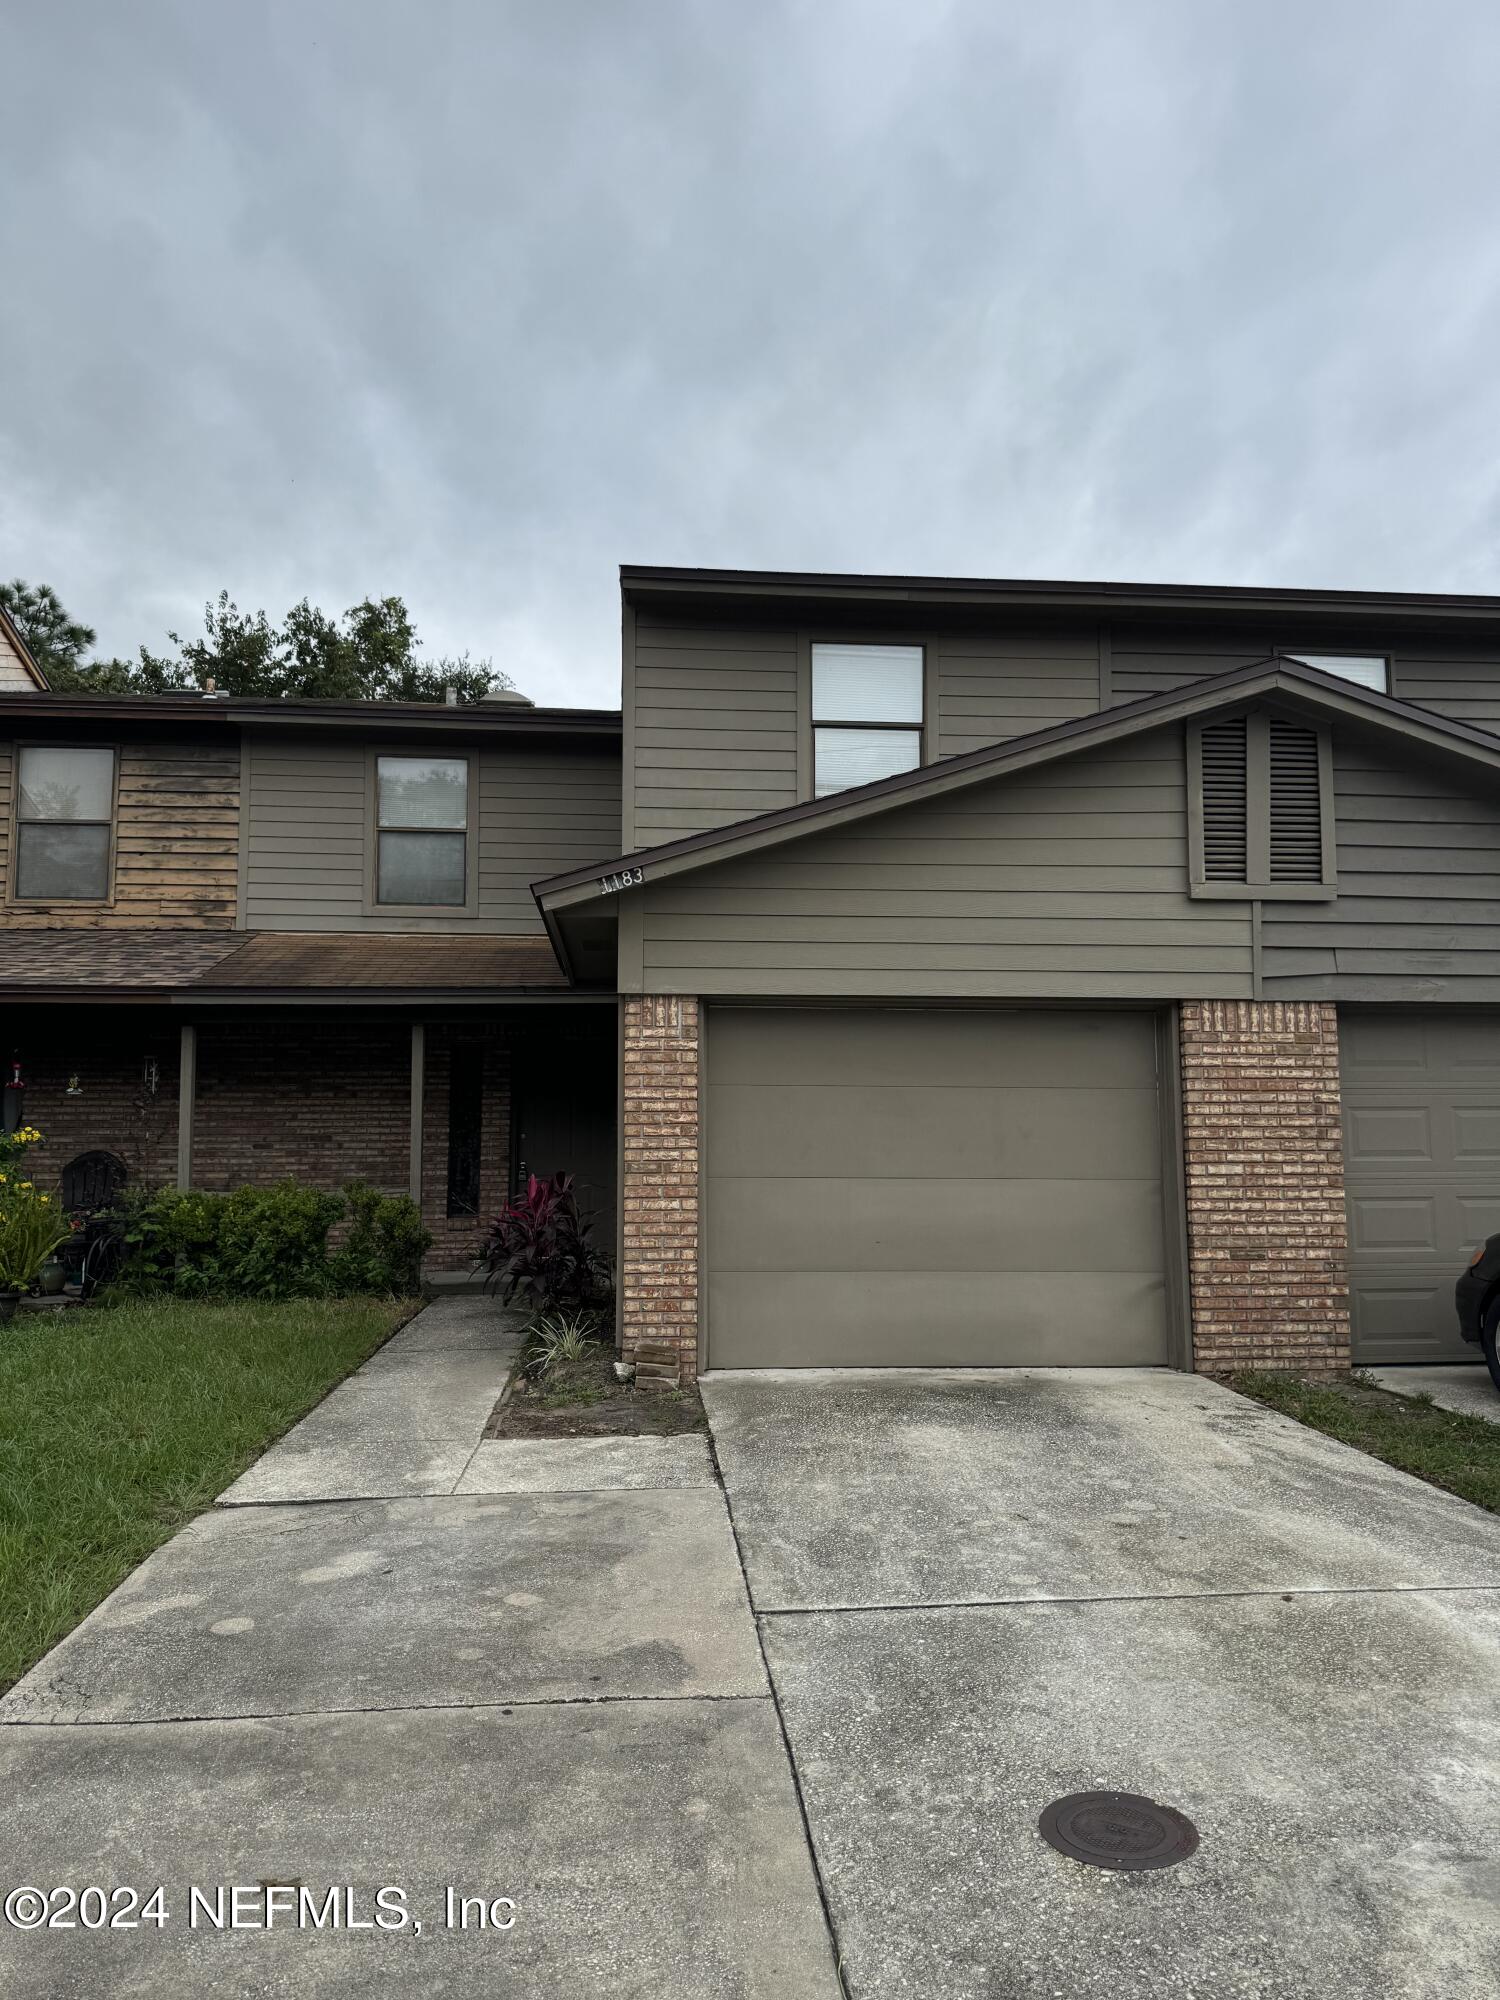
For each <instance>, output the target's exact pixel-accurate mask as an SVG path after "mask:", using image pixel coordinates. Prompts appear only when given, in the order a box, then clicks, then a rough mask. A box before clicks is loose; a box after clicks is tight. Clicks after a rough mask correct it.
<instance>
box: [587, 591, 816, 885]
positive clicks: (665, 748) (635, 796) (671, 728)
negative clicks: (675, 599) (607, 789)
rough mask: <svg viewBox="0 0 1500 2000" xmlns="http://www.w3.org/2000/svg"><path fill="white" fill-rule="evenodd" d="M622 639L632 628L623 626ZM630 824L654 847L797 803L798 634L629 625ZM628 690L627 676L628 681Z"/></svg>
mask: <svg viewBox="0 0 1500 2000" xmlns="http://www.w3.org/2000/svg"><path fill="white" fill-rule="evenodd" d="M626 629H627V636H628V634H629V631H630V627H629V626H627V628H626ZM634 631H635V654H634V675H633V686H634V716H633V723H634V728H633V732H632V731H631V730H630V728H629V726H628V725H627V735H626V741H627V744H628V743H630V742H631V741H632V737H633V743H634V771H633V781H634V782H633V791H632V793H631V795H630V800H629V803H630V807H631V817H633V825H632V824H631V823H630V818H627V825H626V833H625V844H626V846H634V847H652V846H655V845H657V844H658V843H659V842H661V841H666V840H676V839H678V838H679V837H680V836H681V835H683V834H685V833H701V832H703V831H704V830H705V829H706V828H708V827H715V826H727V825H728V824H729V823H730V822H731V821H732V820H737V819H748V818H749V817H750V815H751V814H752V813H759V812H769V811H771V810H772V809H773V808H775V807H777V806H791V805H795V804H796V803H797V800H798V798H799V797H800V796H801V794H800V793H799V791H798V788H797V786H798V779H797V762H798V693H797V686H798V682H797V634H796V633H795V631H792V630H789V629H784V628H761V627H753V628H745V627H738V626H725V627H723V628H721V629H715V630H712V631H706V630H703V629H701V628H699V627H695V626H689V625H681V624H676V623H673V622H671V621H668V620H658V619H648V618H645V617H637V618H636V619H635V621H634ZM626 686H627V699H629V693H628V690H629V689H630V687H631V677H630V676H627V681H626Z"/></svg>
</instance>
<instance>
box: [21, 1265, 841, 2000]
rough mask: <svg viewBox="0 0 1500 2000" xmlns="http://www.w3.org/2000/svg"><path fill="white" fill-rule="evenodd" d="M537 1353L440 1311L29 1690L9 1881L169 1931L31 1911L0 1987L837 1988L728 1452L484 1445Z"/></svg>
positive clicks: (105, 1612) (452, 1303) (64, 1647)
mask: <svg viewBox="0 0 1500 2000" xmlns="http://www.w3.org/2000/svg"><path fill="white" fill-rule="evenodd" d="M513 1344H514V1327H513V1326H512V1325H507V1323H506V1322H505V1321H504V1320H503V1319H502V1318H501V1316H500V1315H498V1314H497V1313H496V1312H495V1310H494V1308H493V1307H491V1306H490V1305H489V1304H488V1302H487V1301H484V1300H478V1299H473V1298H455V1299H450V1300H445V1301H443V1302H441V1303H439V1304H437V1305H434V1306H432V1307H429V1308H428V1309H427V1311H425V1312H424V1313H423V1314H422V1315H421V1316H420V1317H419V1318H418V1319H417V1320H416V1321H414V1322H413V1324H412V1325H411V1326H410V1327H408V1328H407V1329H406V1330H405V1331H404V1332H403V1333H401V1334H399V1335H398V1336H397V1337H396V1339H395V1340H393V1341H392V1342H391V1343H390V1344H389V1345H388V1346H387V1347H386V1348H384V1349H383V1350H382V1351H381V1352H380V1353H379V1354H377V1355H376V1356H375V1357H373V1359H372V1360H370V1361H369V1362H367V1363H366V1364H365V1366H364V1367H363V1368H362V1369H360V1370H359V1371H358V1373H357V1374H356V1375H355V1376H354V1377H352V1378H351V1379H350V1381H349V1382H347V1383H345V1384H344V1385H343V1386H341V1387H340V1388H339V1389H337V1390H335V1391H334V1393H333V1394H332V1395H331V1396H330V1397H329V1398H328V1399H327V1401H326V1402H324V1403H323V1404H322V1405H321V1406H320V1407H319V1408H318V1409H317V1410H315V1411H314V1412H313V1413H312V1414H311V1415H310V1416H309V1417H308V1418H307V1419H306V1420H305V1421H304V1422H303V1423H302V1424H300V1425H299V1426H298V1427H297V1428H296V1429H295V1430H294V1431H292V1432H291V1433H290V1434H289V1436H288V1437H287V1438H285V1439H284V1440H283V1441H282V1442H281V1443H280V1444H279V1445H277V1446H275V1447H274V1448H273V1449H272V1450H271V1451H270V1452H268V1453H267V1454H266V1456H265V1457H264V1458H263V1459H262V1460H261V1461H260V1462H259V1464H257V1465H256V1466H254V1467H252V1468H251V1470H250V1471H249V1472H247V1473H246V1474H245V1475H244V1477H243V1478H242V1479H240V1480H238V1481H236V1482H235V1484H234V1486H232V1487H231V1488H230V1489H229V1491H228V1492H226V1493H225V1494H224V1495H223V1496H221V1501H220V1504H219V1505H218V1506H217V1507H216V1508H215V1509H213V1510H212V1511H211V1512H210V1513H208V1514H206V1515H204V1516H202V1517H201V1518H200V1519H199V1520H197V1521H195V1522H194V1523H192V1524H191V1525H190V1526H189V1527H188V1528H186V1529H184V1530H183V1531H182V1533H180V1534H179V1535H177V1536H176V1537H174V1539H173V1540H172V1541H171V1542H169V1543H167V1544H166V1546H165V1547H163V1548H162V1549H160V1550H158V1551H157V1553H156V1554H155V1555H153V1556H152V1557H150V1558H149V1560H148V1561H146V1562H145V1563H143V1564H142V1566H141V1567H140V1569H138V1570H137V1571H136V1572H135V1574H134V1575H133V1576H131V1577H130V1578H128V1579H127V1581H126V1582H125V1583H124V1584H123V1585H122V1586H121V1587H120V1589H118V1590H117V1591H116V1592H115V1593H114V1595H113V1596H112V1597H110V1598H109V1599H108V1600H107V1601H106V1602H105V1603H104V1604H102V1605H101V1606H100V1607H99V1608H98V1609H97V1610H96V1611H95V1612H94V1613H93V1614H92V1615H91V1616H90V1617H89V1618H87V1619H85V1621H84V1622H83V1624H82V1625H80V1626H79V1627H78V1629H77V1630H76V1631H75V1632H74V1633H72V1634H71V1635H70V1636H69V1637H68V1638H67V1639H65V1640H64V1641H63V1643H62V1644H61V1645H60V1646H58V1647H57V1648H56V1649H55V1650H54V1651H53V1652H52V1653H51V1654H49V1655H48V1657H47V1658H46V1659H45V1660H43V1661H42V1662H41V1663H40V1665H39V1666H37V1667H36V1668H35V1669H34V1670H33V1672H32V1673H31V1674H30V1675H28V1676H27V1678H26V1679H25V1680H24V1681H22V1682H21V1683H20V1685H19V1686H18V1687H16V1688H15V1689H14V1690H13V1691H12V1692H11V1694H10V1695H9V1696H8V1697H7V1699H6V1700H5V1701H4V1702H3V1703H0V1853H3V1854H4V1855H5V1856H6V1857H7V1868H6V1870H5V1873H6V1875H7V1876H8V1878H9V1882H8V1884H7V1886H9V1885H10V1884H29V1885H35V1886H37V1887H40V1888H42V1889H50V1888H52V1887H53V1886H54V1885H62V1884H72V1885H75V1886H80V1887H81V1886H83V1885H88V1884H97V1885H100V1886H102V1887H105V1888H113V1887H116V1886H130V1887H134V1888H136V1889H138V1890H139V1891H140V1893H141V1896H142V1898H143V1900H144V1898H145V1897H147V1896H149V1894H150V1891H151V1890H152V1889H153V1888H154V1887H155V1886H156V1885H157V1884H158V1883H160V1884H162V1885H163V1887H164V1895H163V1898H162V1907H164V1908H165V1910H166V1912H167V1916H166V1918H165V1920H164V1922H163V1923H162V1924H161V1925H160V1926H158V1925H156V1924H155V1923H153V1922H152V1921H150V1920H149V1919H148V1921H147V1922H146V1924H145V1925H144V1926H143V1927H141V1928H138V1929H134V1930H116V1931H111V1932H110V1933H109V1934H108V1935H102V1934H96V1933H94V1932H92V1931H90V1930H88V1929H87V1928H74V1929H70V1930H69V1929H58V1930H52V1929H47V1930H41V1931H25V1930H21V1929H18V1928H16V1927H15V1926H14V1925H11V1926H6V1925H4V1924H0V1992H3V1993H12V1992H15V1993H21V1992H24V1993H26V1994H27V1995H28V1996H35V2000H51V1996H56V2000H63V1997H64V1996H68V2000H73V1997H74V1996H92V1995H100V1996H103V1995H111V1996H113V1995H151V1996H153V2000H155V1996H165V2000H176V1996H183V1997H184V2000H187V1996H193V2000H196V1996H197V1995H199V1994H202V1993H207V1992H213V1993H215V1994H229V1995H246V1996H248V1995H252V1994H255V1995H260V1994H268V1995H269V1994H281V1993H286V1994H291V1993H296V1994H298V1995H299V1996H300V1995H319V1996H321V1995H339V1996H345V1995H347V1996H354V1995H360V1996H365V1995H371V1994H376V1993H385V1992H412V1993H422V1994H434V1995H439V1994H440V1995H442V1996H445V2000H447V1996H453V2000H463V1996H467V1995H471V1994H472V1995H481V1994H482V1995H486V1996H488V1995H490V1994H493V1993H495V1992H500V1991H504V1992H508V1993H515V1994H517V1995H522V1996H526V2000H532V1996H538V2000H551V1996H557V2000H563V1996H568V2000H575V1996H591V1995H599V1996H603V1995H606V1994H608V1995H611V1996H613V1995H620V1994H624V1995H639V1996H642V2000H646V1996H650V2000H658V1996H660V1995H663V1994H671V1995H673V1996H674V2000H676V1997H677V1996H684V1997H685V2000H695V1996H702V2000H710V1996H713V2000H717V1996H720V1995H729V1994H732V1995H736V1996H744V2000H761V1996H764V2000H782V1996H787V2000H803V1997H804V1996H805V1997H806V2000H835V1996H837V1994H838V1993H839V1984H838V1979H837V1975H836V1972H835V1970H834V1966H833V1960H832V1956H831V1950H830V1944H829V1939H828V1933H827V1928H826V1925H825V1922H824V1917H823V1912H822V1908H821V1904H820V1901H819V1896H818V1889H817V1884H816V1881H815V1878H814V1874H813V1870H812V1865H811V1861H810V1856H809V1853H808V1848H807V1843H806V1837H805V1832H804V1828H803V1824H802V1819H801V1814H800V1809H799V1804H798V1799H797V1795H796V1789H795V1784H794V1780H793V1775H792V1771H791V1768H790V1764H789V1760H788V1757H787V1752H786V1745H785V1741H784V1738H783V1736H782V1733H781V1728H780V1724H779V1721H778V1718H777V1714H776V1710H775V1706H774V1704H773V1702H772V1700H771V1698H770V1690H769V1686H768V1683H767V1679H766V1675H765V1669H764V1664H763V1659H762V1655H761V1651H760V1646H759V1643H758V1639H757V1633H756V1628H755V1626H754V1623H753V1621H752V1618H751V1615H750V1610H749V1605H748V1600H747V1597H746V1592H745V1585H744V1579H743V1575H742V1572H741V1569H740V1565H739V1561H738V1556H737V1552H736V1549H735V1544H734V1539H733V1536H732V1534H731V1532H730V1527H729V1522H728V1517H727V1514H726V1511H725V1506H724V1499H723V1495H722V1492H721V1491H720V1489H719V1487H718V1485H717V1482H716V1480H715V1478H714V1475H713V1470H712V1465H711V1463H710V1461H709V1459H708V1455H707V1452H706V1450H705V1449H704V1445H703V1441H702V1440H701V1439H691V1438H689V1439H680V1440H678V1439H674V1440H665V1441H663V1440H643V1441H641V1442H642V1444H643V1445H644V1446H646V1447H647V1449H644V1450H641V1451H635V1450H633V1449H632V1446H633V1444H634V1441H633V1440H627V1439H617V1440H610V1441H609V1445H610V1447H611V1448H609V1449H600V1448H599V1446H598V1445H597V1443H596V1441H594V1440H576V1441H575V1440H561V1441H557V1442H556V1443H554V1442H551V1441H548V1442H547V1443H545V1444H540V1445H539V1444H534V1443H531V1442H529V1441H516V1442H514V1443H510V1442H506V1441H501V1442H494V1441H491V1442H488V1443H486V1444H484V1445H483V1446H481V1443H480V1431H481V1429H482V1427H483V1424H484V1422H485V1420H486V1419H487V1417H488V1415H489V1412H490V1409H491V1408H492V1406H493V1404H494V1401H495V1397H496V1395H497V1393H498V1390H499V1387H500V1384H501V1383H503V1381H504V1379H505V1373H506V1369H507V1367H508V1365H509V1359H510V1353H511V1349H512V1347H513ZM663 1442H665V1443H668V1444H673V1445H682V1446H687V1447H696V1455H695V1453H694V1452H693V1451H692V1450H691V1449H690V1450H686V1451H676V1452H662V1451H660V1450H659V1449H651V1447H657V1446H660V1445H661V1444H662V1443H663ZM575 1445H576V1447H577V1448H576V1449H573V1448H572V1447H574V1446H575ZM455 1489H461V1490H457V1491H456V1490H455ZM236 1884H238V1885H241V1890H242V1894H241V1899H240V1908H241V1913H242V1927H241V1928H238V1929H231V1928H227V1927H226V1928H223V1929H220V1928H218V1927H217V1926H216V1924H215V1922H214V1921H213V1918H212V1917H208V1916H205V1914H204V1908H205V1903H204V1902H199V1903H197V1904H195V1903H194V1902H193V1901H192V1899H191V1891H192V1889H194V1888H196V1889H198V1890H199V1891H200V1892H203V1895H204V1898H205V1900H206V1906H207V1908H208V1909H209V1910H210V1911H215V1912H216V1911H217V1910H218V1907H219V1901H218V1897H219V1885H225V1886H224V1895H225V1896H226V1897H227V1896H228V1895H229V1891H230V1889H231V1888H232V1887H233V1885H236ZM268 1885H271V1886H270V1887H269V1888H268ZM346 1886H347V1893H346ZM450 1886H451V1887H452V1889H453V1890H454V1892H455V1894H456V1895H458V1896H461V1897H470V1898H482V1899H484V1901H485V1902H486V1904H488V1903H490V1902H491V1901H492V1900H493V1899H495V1898H500V1897H508V1898H511V1899H512V1901H513V1905H514V1907H513V1911H512V1910H509V1909H507V1908H505V1907H504V1906H501V1905H497V1906H496V1907H495V1909H494V1911H493V1914H494V1915H495V1916H497V1917H499V1918H501V1919H504V1918H505V1917H507V1916H510V1915H513V1916H514V1923H513V1926H512V1927H511V1928H509V1929H504V1930H500V1929H493V1928H490V1927H489V1926H488V1925H487V1924H486V1926H485V1927H484V1928H479V1927H478V1917H477V1906H475V1908H473V1909H471V1911H470V1924H469V1927H468V1928H458V1927H456V1926H455V1925H454V1924H452V1923H450V1922H449V1921H448V1920H447V1914H448V1909H449V1905H448V1902H447V1896H446V1892H447V1889H448V1888H449V1887H450ZM331 1888H337V1890H338V1897H337V1898H336V1899H335V1902H334V1904H333V1906H332V1907H333V1909H334V1913H335V1921H334V1922H333V1923H328V1922H327V1921H326V1917H327V1909H328V1891H329V1890H330V1889H331ZM380 1889H390V1890H397V1889H399V1890H400V1891H402V1892H404V1896H403V1897H402V1898H393V1897H390V1896H388V1897H387V1899H386V1900H387V1904H388V1905H389V1906H390V1907H389V1908H387V1910H386V1911H385V1913H384V1914H385V1916H386V1921H387V1923H388V1924H390V1925H392V1926H393V1927H391V1928H381V1927H379V1926H376V1927H373V1928H372V1927H370V1926H371V1923H372V1918H373V1913H374V1898H375V1894H376V1891H377V1890H380ZM304 1892H305V1893H304ZM116 1907H118V1906H116ZM225 1910H226V1924H227V1912H228V1904H227V1903H226V1905H225ZM403 1910H404V1912H405V1914H406V1920H405V1921H404V1922H403V1923H401V1924H400V1926H399V1928H398V1927H394V1926H395V1924H396V1921H397V1919H398V1918H399V1916H400V1913H401V1912H402V1911H403ZM268 1911H269V1914H270V1917H271V1923H270V1926H269V1928H267V1926H266V1918H267V1913H268ZM314 1913H318V1914H322V1915H324V1917H325V1924H324V1926H323V1927H322V1928H319V1927H317V1926H315V1925H314V1924H313V1923H312V1921H311V1919H312V1915H313V1914H314ZM195 1917H196V1921H195V1920H194V1919H195ZM246 1918H248V1920H249V1921H248V1922H247V1923H246V1922H244V1921H243V1920H244V1919H246ZM361 1926H363V1927H361Z"/></svg>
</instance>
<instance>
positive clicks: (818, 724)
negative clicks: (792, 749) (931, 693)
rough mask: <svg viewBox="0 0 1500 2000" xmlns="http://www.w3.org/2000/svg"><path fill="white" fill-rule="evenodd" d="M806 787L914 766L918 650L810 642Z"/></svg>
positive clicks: (823, 789)
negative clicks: (809, 747)
mask: <svg viewBox="0 0 1500 2000" xmlns="http://www.w3.org/2000/svg"><path fill="white" fill-rule="evenodd" d="M812 720H813V791H814V795H815V796H816V797H818V798H820V799H821V798H826V797H827V795H828V794H829V793H830V792H842V791H845V790H847V788H848V787H849V786H850V785H868V784H869V783H870V782H871V780H872V779H875V778H889V777H893V776H894V775H895V773H896V772H898V771H914V770H916V768H917V766H918V765H919V764H920V763H921V761H922V648H921V647H920V646H835V645H829V646H823V645H818V646H814V647H813V649H812Z"/></svg>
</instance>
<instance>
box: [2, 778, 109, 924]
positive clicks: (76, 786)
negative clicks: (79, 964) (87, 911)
mask: <svg viewBox="0 0 1500 2000" xmlns="http://www.w3.org/2000/svg"><path fill="white" fill-rule="evenodd" d="M17 778H18V783H17V787H16V879H15V891H14V893H15V894H16V895H17V896H18V897H20V898H22V899H23V900H24V901H26V902H33V903H102V902H106V901H107V900H108V898H109V847H110V833H111V826H112V822H113V819H114V809H115V753H114V751H113V750H78V749H63V748H58V749H51V748H46V749H44V748H43V747H41V746H40V745H28V746H26V747H25V748H23V749H22V751H21V754H20V769H19V771H18V773H17Z"/></svg>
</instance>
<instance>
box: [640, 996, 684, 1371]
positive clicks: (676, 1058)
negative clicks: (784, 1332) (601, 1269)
mask: <svg viewBox="0 0 1500 2000" xmlns="http://www.w3.org/2000/svg"><path fill="white" fill-rule="evenodd" d="M624 1007H625V1032H624V1042H623V1051H622V1058H621V1072H622V1074H621V1097H622V1103H621V1116H622V1119H623V1139H624V1156H625V1157H624V1175H623V1180H622V1184H621V1187H620V1218H621V1232H622V1239H621V1240H622V1246H623V1257H622V1264H621V1270H620V1352H621V1355H622V1358H623V1359H624V1360H626V1361H633V1362H635V1363H636V1364H637V1367H638V1368H639V1369H640V1371H641V1373H640V1375H639V1376H638V1378H637V1379H638V1380H641V1381H642V1382H643V1383H644V1381H645V1380H646V1379H647V1371H649V1374H650V1376H651V1377H654V1378H657V1379H660V1378H661V1377H665V1376H668V1375H670V1374H671V1373H672V1372H673V1371H674V1370H675V1374H676V1378H677V1379H678V1380H680V1381H688V1380H691V1379H692V1377H693V1376H694V1375H696V1374H697V1372H698V1056H699V1049H700V1046H701V1036H700V1026H701V1013H700V1009H699V1005H698V1002H697V1000H695V999H693V998H691V997H690V996H689V997H679V996H675V995H674V996H669V997H660V996H656V995H644V996H632V997H630V998H627V999H626V1001H625V1003H624Z"/></svg>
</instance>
